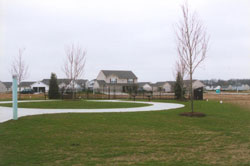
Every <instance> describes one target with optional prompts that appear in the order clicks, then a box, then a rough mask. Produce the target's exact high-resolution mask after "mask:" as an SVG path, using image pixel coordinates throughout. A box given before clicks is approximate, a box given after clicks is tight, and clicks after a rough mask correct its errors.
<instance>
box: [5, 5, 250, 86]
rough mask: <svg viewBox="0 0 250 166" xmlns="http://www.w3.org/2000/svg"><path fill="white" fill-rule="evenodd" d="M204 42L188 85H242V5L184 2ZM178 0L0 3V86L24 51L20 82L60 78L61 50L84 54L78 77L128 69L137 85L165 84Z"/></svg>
mask: <svg viewBox="0 0 250 166" xmlns="http://www.w3.org/2000/svg"><path fill="white" fill-rule="evenodd" d="M188 2H189V5H190V7H191V9H192V10H195V11H196V12H197V13H198V15H199V18H200V19H201V20H202V21H203V23H204V25H205V26H206V27H207V32H208V34H209V35H210V46H209V52H208V54H207V55H208V58H207V59H206V60H205V62H204V63H203V64H202V65H201V67H200V68H198V69H197V71H196V72H195V74H194V78H196V79H211V78H216V79H218V78H221V79H230V78H250V19H249V18H250V1H249V0H202V1H201V0H189V1H188ZM183 3H184V1H183V0H124V1H123V0H88V1H87V0H22V1H20V0H0V11H1V13H0V80H1V81H8V80H11V74H10V72H9V71H10V66H11V63H12V61H13V59H14V58H15V56H17V54H18V49H19V48H26V50H25V52H24V59H25V61H26V63H27V64H28V65H29V77H28V79H27V80H35V81H36V80H41V79H43V78H49V77H50V73H51V72H55V73H56V74H57V76H58V78H63V77H65V76H64V74H63V72H62V65H63V63H64V60H65V46H67V45H69V44H71V43H76V44H77V43H79V44H80V45H81V46H82V48H84V49H86V50H87V61H86V66H85V74H84V76H83V78H86V79H94V78H96V76H97V74H98V72H99V71H100V70H102V69H106V70H107V69H110V70H132V71H133V72H134V73H135V74H136V75H137V76H138V78H139V81H151V82H156V81H164V80H173V79H174V76H173V69H174V64H175V61H176V59H177V54H176V49H175V36H174V24H175V23H177V22H178V21H179V19H180V17H181V9H180V5H181V4H183Z"/></svg>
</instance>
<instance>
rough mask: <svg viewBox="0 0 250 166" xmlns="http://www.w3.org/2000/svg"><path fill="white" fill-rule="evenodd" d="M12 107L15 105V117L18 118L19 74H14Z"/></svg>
mask: <svg viewBox="0 0 250 166" xmlns="http://www.w3.org/2000/svg"><path fill="white" fill-rule="evenodd" d="M12 79H13V82H12V102H13V103H12V107H13V119H14V120H17V119H18V117H17V75H13V76H12Z"/></svg>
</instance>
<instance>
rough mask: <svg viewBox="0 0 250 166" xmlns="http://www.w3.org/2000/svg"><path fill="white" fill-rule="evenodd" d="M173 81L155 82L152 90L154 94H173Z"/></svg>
mask: <svg viewBox="0 0 250 166" xmlns="http://www.w3.org/2000/svg"><path fill="white" fill-rule="evenodd" d="M174 84H175V82H174V81H161V82H156V83H155V84H154V85H153V90H154V92H166V93H169V92H173V91H174Z"/></svg>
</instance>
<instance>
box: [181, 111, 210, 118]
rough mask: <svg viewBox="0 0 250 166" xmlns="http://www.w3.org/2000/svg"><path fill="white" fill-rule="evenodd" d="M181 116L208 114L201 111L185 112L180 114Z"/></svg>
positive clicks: (202, 115) (203, 115)
mask: <svg viewBox="0 0 250 166" xmlns="http://www.w3.org/2000/svg"><path fill="white" fill-rule="evenodd" d="M179 115H180V116H187V117H199V118H200V117H205V116H206V114H204V113H201V112H183V113H180V114H179Z"/></svg>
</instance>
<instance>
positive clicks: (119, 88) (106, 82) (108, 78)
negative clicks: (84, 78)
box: [93, 70, 138, 94]
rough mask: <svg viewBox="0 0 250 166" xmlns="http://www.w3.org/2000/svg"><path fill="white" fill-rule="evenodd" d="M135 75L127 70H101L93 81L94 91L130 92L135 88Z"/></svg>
mask: <svg viewBox="0 0 250 166" xmlns="http://www.w3.org/2000/svg"><path fill="white" fill-rule="evenodd" d="M137 86H138V85H137V77H136V75H135V74H134V73H133V72H132V71H127V70H101V71H100V72H99V74H98V76H97V78H96V81H95V83H94V87H93V89H94V91H95V92H101V93H109V94H110V93H116V94H123V93H131V92H133V91H135V90H137Z"/></svg>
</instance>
